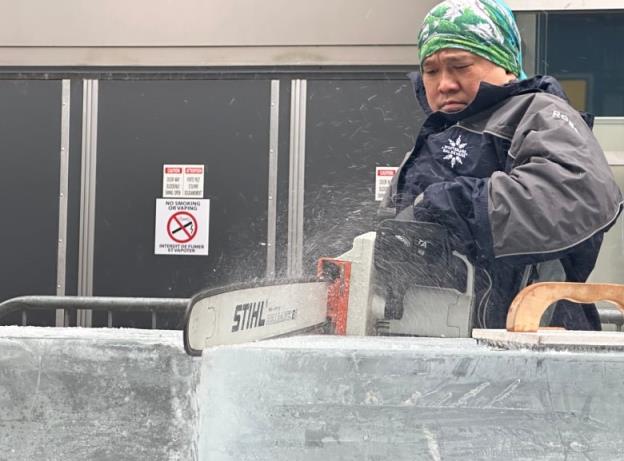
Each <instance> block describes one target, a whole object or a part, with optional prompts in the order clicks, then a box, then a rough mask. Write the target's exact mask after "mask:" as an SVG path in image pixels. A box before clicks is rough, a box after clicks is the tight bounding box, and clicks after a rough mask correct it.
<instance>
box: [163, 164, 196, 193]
mask: <svg viewBox="0 0 624 461" xmlns="http://www.w3.org/2000/svg"><path fill="white" fill-rule="evenodd" d="M181 197H189V198H203V197H204V165H163V198H181Z"/></svg>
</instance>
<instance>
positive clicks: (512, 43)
mask: <svg viewBox="0 0 624 461" xmlns="http://www.w3.org/2000/svg"><path fill="white" fill-rule="evenodd" d="M418 48H419V50H420V62H421V63H422V62H423V61H424V60H425V59H426V58H427V57H428V56H431V55H432V54H434V53H436V52H437V51H440V50H441V49H443V48H460V49H463V50H466V51H470V52H471V53H474V54H476V55H478V56H481V57H483V58H485V59H487V60H488V61H491V62H493V63H494V64H496V65H498V66H500V67H502V68H503V69H505V70H507V71H509V72H512V73H513V74H515V75H517V76H518V78H520V79H524V78H526V77H527V76H526V74H525V73H524V70H523V69H522V49H521V45H520V32H519V31H518V26H517V25H516V20H515V19H514V16H513V13H512V12H511V10H510V9H509V7H508V6H507V5H506V4H505V3H503V1H502V0H446V1H444V2H442V3H440V4H438V5H437V6H435V7H434V8H433V9H432V10H431V11H429V13H428V14H427V16H426V17H425V21H424V22H423V26H422V29H421V30H420V35H419V36H418Z"/></svg>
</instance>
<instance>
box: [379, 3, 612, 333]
mask: <svg viewBox="0 0 624 461" xmlns="http://www.w3.org/2000/svg"><path fill="white" fill-rule="evenodd" d="M520 50H521V45H520V35H519V32H518V28H517V26H516V23H515V20H514V17H513V15H512V13H511V11H510V10H509V8H508V7H507V6H506V5H504V4H503V3H502V2H501V1H498V0H481V1H478V0H447V1H444V2H442V3H440V4H439V5H437V6H436V7H434V8H433V9H432V10H431V11H430V12H429V13H428V15H427V16H426V18H425V21H424V24H423V27H422V29H421V32H420V35H419V52H420V62H421V74H416V75H413V81H414V85H415V90H416V95H417V99H418V100H419V102H420V104H421V105H422V106H423V109H424V110H425V112H426V113H427V115H428V117H427V119H426V121H425V123H424V125H423V127H422V129H421V131H420V133H419V135H418V137H417V140H416V145H415V147H414V149H413V151H412V152H411V153H410V154H409V155H408V157H407V158H406V160H405V161H404V163H403V165H402V166H401V168H400V170H399V172H398V173H397V175H396V176H395V178H394V181H393V185H392V187H391V190H390V195H389V196H388V198H387V200H386V203H385V206H389V207H392V208H394V209H395V211H396V212H397V213H400V214H401V216H406V215H409V216H410V218H411V219H415V220H417V221H429V222H435V223H438V224H442V225H443V226H445V227H446V228H447V229H448V231H449V234H450V236H451V242H452V246H453V247H454V249H455V250H457V251H458V252H460V253H463V254H464V255H466V256H467V257H468V258H469V260H470V261H471V262H472V263H473V264H474V265H475V267H476V268H477V277H478V285H479V287H480V289H479V293H478V296H479V299H480V301H479V303H478V304H479V308H478V312H477V313H476V316H475V317H476V320H475V326H476V327H480V328H504V326H505V319H506V315H507V310H508V308H509V305H510V303H511V301H512V300H513V298H514V296H515V295H516V294H517V292H518V291H519V290H520V289H521V288H523V286H524V285H526V284H527V283H531V282H532V281H536V280H540V281H543V280H567V281H573V282H584V281H585V280H586V279H587V277H588V276H589V274H590V272H591V271H592V269H593V267H594V265H595V262H596V258H597V255H598V251H599V249H600V245H601V243H602V238H603V234H604V232H605V231H606V230H607V229H608V228H609V227H610V226H611V225H612V224H613V223H614V222H615V220H616V218H617V216H618V214H619V212H620V209H621V207H622V195H621V193H620V191H619V189H618V187H617V185H616V184H615V181H614V179H613V175H612V173H611V171H610V168H609V166H608V164H607V162H606V160H605V157H604V153H603V152H602V150H601V148H600V146H599V145H598V142H597V141H596V139H595V137H594V136H593V134H592V132H591V125H592V122H593V119H592V118H591V117H590V116H587V115H585V114H579V113H578V112H577V111H576V110H574V109H573V108H572V107H570V105H569V104H568V103H567V99H566V97H565V94H564V92H563V90H562V89H561V87H560V86H559V84H558V83H557V81H556V80H555V79H553V78H552V77H547V76H536V77H533V78H527V77H526V75H525V74H524V72H523V70H522V55H521V51H520ZM550 324H551V325H552V326H562V327H565V328H567V329H583V330H591V329H594V330H599V329H600V321H599V318H598V313H597V311H596V309H595V307H594V306H593V305H584V306H582V307H581V306H578V305H574V304H573V303H570V302H565V301H564V302H559V303H558V304H557V306H556V308H555V310H554V313H553V315H552V319H551V322H550Z"/></svg>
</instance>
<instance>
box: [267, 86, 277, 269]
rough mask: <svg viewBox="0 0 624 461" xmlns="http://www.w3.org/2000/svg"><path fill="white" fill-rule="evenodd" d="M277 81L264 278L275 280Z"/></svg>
mask: <svg viewBox="0 0 624 461" xmlns="http://www.w3.org/2000/svg"><path fill="white" fill-rule="evenodd" d="M279 90H280V82H279V80H271V116H270V122H269V123H270V125H269V191H268V210H267V263H266V277H267V278H269V279H272V278H275V232H276V226H277V173H278V171H277V160H278V143H279Z"/></svg>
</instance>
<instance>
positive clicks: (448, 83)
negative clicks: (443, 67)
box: [438, 71, 459, 93]
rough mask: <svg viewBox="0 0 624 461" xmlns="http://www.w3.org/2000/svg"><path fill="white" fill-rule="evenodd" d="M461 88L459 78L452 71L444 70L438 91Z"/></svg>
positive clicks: (447, 91) (444, 91) (450, 90)
mask: <svg viewBox="0 0 624 461" xmlns="http://www.w3.org/2000/svg"><path fill="white" fill-rule="evenodd" d="M458 89H459V84H458V82H457V79H456V78H455V76H454V75H453V74H452V73H451V72H447V71H442V72H441V73H440V80H439V82H438V91H439V92H440V93H452V92H455V91H457V90H458Z"/></svg>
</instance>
